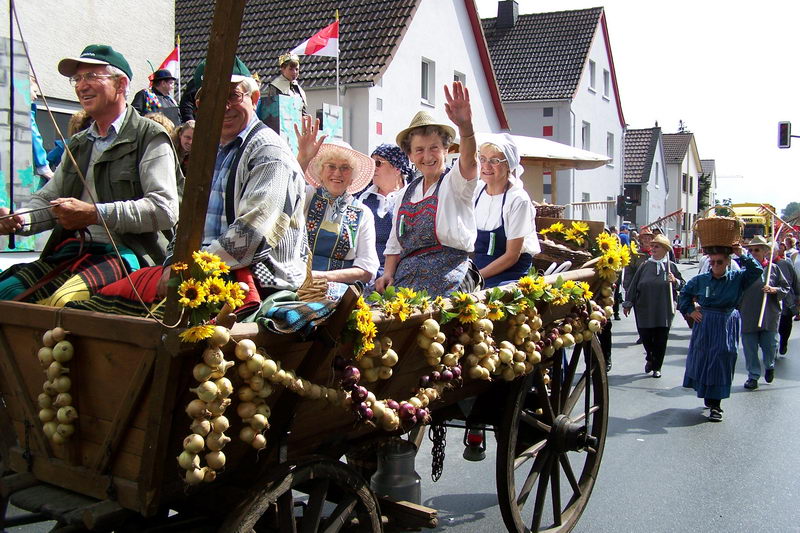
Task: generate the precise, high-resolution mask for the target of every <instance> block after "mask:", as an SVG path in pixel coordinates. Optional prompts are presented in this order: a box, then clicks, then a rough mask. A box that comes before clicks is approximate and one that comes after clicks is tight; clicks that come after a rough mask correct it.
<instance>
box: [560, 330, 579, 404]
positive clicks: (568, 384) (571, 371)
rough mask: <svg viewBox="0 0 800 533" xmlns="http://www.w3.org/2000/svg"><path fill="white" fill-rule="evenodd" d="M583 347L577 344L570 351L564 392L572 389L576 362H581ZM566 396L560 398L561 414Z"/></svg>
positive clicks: (576, 366)
mask: <svg viewBox="0 0 800 533" xmlns="http://www.w3.org/2000/svg"><path fill="white" fill-rule="evenodd" d="M582 347H583V345H582V344H578V345H576V346H575V349H574V350H573V351H572V359H570V361H569V364H568V365H567V373H566V374H565V377H564V390H567V391H568V390H570V388H571V387H572V380H574V379H575V370H576V369H577V368H578V362H579V361H580V360H581V349H582ZM566 399H567V396H566V395H562V396H561V405H560V407H561V412H563V408H564V402H566Z"/></svg>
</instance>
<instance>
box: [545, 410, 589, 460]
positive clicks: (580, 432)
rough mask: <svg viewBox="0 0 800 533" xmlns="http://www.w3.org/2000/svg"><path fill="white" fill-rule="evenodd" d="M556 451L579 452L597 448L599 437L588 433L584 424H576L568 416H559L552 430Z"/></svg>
mask: <svg viewBox="0 0 800 533" xmlns="http://www.w3.org/2000/svg"><path fill="white" fill-rule="evenodd" d="M550 435H551V436H552V443H553V448H554V450H557V451H559V452H577V451H583V450H586V449H587V448H596V447H597V437H594V436H593V435H591V434H589V433H587V431H586V426H585V425H584V424H583V423H579V422H574V421H573V420H572V419H571V418H570V417H569V416H567V415H563V414H562V415H558V416H557V417H556V419H555V422H554V423H553V427H552V429H551V430H550Z"/></svg>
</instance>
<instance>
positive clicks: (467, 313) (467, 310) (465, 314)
mask: <svg viewBox="0 0 800 533" xmlns="http://www.w3.org/2000/svg"><path fill="white" fill-rule="evenodd" d="M476 320H478V309H477V308H476V307H475V304H468V305H466V306H464V308H463V309H461V310H460V312H459V313H458V321H459V322H461V323H462V324H470V323H472V322H475V321H476Z"/></svg>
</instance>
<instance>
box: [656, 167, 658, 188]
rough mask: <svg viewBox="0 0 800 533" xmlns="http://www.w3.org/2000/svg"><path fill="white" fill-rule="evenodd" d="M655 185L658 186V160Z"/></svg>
mask: <svg viewBox="0 0 800 533" xmlns="http://www.w3.org/2000/svg"><path fill="white" fill-rule="evenodd" d="M656 187H658V161H656Z"/></svg>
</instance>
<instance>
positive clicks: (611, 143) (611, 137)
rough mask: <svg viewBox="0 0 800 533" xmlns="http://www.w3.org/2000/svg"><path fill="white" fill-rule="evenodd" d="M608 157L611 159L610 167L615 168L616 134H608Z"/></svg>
mask: <svg viewBox="0 0 800 533" xmlns="http://www.w3.org/2000/svg"><path fill="white" fill-rule="evenodd" d="M606 155H607V156H608V158H609V159H610V161H609V162H608V163H606V164H607V165H608V166H612V167H613V166H614V134H613V133H608V134H606Z"/></svg>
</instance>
